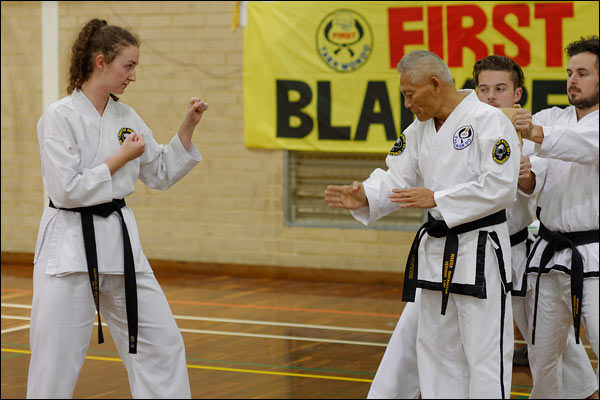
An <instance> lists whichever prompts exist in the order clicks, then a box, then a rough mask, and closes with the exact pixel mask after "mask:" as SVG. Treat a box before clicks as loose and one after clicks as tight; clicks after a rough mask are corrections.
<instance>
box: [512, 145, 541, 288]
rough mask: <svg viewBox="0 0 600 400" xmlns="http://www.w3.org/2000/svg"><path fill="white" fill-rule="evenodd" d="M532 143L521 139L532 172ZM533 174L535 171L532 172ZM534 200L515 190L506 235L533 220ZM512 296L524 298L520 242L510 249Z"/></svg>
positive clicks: (523, 256) (523, 251) (522, 246)
mask: <svg viewBox="0 0 600 400" xmlns="http://www.w3.org/2000/svg"><path fill="white" fill-rule="evenodd" d="M534 144H535V143H534V142H532V141H530V140H527V139H523V148H522V149H521V154H523V155H525V156H529V157H530V161H531V162H532V170H533V169H534V165H533V164H534V162H533V161H532V159H533V149H534ZM534 172H535V171H534ZM535 206H536V199H535V197H534V196H531V195H527V194H525V193H523V192H521V191H520V190H517V200H516V201H515V202H514V204H513V205H511V206H510V207H508V208H507V209H506V220H507V221H506V223H507V224H508V233H509V234H510V235H511V236H512V235H514V234H516V233H518V232H520V231H521V230H523V229H527V227H528V226H529V225H530V224H531V223H532V222H533V221H534V219H535ZM511 252H512V256H511V259H512V260H511V262H512V279H513V291H512V294H513V295H518V296H521V297H524V296H525V292H526V290H527V288H526V285H525V283H526V282H525V265H526V264H527V245H526V243H525V242H521V243H520V244H518V245H515V246H512V247H511Z"/></svg>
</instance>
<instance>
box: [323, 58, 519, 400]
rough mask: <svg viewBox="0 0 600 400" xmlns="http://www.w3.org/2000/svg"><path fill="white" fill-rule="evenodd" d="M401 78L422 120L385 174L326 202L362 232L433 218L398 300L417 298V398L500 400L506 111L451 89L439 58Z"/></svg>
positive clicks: (510, 181)
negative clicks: (392, 220) (406, 214)
mask: <svg viewBox="0 0 600 400" xmlns="http://www.w3.org/2000/svg"><path fill="white" fill-rule="evenodd" d="M398 69H399V71H400V73H401V87H402V93H403V94H404V97H405V99H406V106H407V108H409V109H410V110H411V111H412V112H413V113H414V114H415V116H416V117H417V120H415V121H414V122H413V124H411V126H410V127H409V128H408V129H407V130H406V131H405V132H404V133H403V134H400V137H399V139H398V141H397V142H396V144H395V145H394V147H393V148H392V150H391V151H390V155H389V156H388V158H387V160H386V162H387V165H388V167H389V169H388V170H387V171H383V170H381V169H377V170H375V171H374V172H373V173H372V174H371V176H370V177H369V179H367V180H366V181H365V182H364V183H363V184H361V183H359V182H355V183H354V184H353V185H349V186H328V188H327V190H326V192H325V197H326V201H327V202H328V203H329V205H330V206H332V207H343V208H346V209H350V210H353V211H352V214H353V215H354V217H355V218H356V219H358V220H359V221H362V222H363V223H365V224H369V223H371V222H373V221H376V220H377V219H379V218H381V217H383V216H385V215H387V214H389V213H391V212H393V211H395V210H397V209H398V207H403V208H404V207H420V208H428V209H429V210H430V215H429V221H428V222H427V223H426V224H425V225H424V226H423V227H422V228H421V229H420V230H419V232H418V234H417V237H416V238H415V241H414V243H413V246H412V249H411V254H410V255H409V262H408V264H407V270H406V275H405V285H404V294H403V296H404V297H405V299H407V300H408V301H413V300H414V296H415V291H416V289H417V287H419V288H421V303H420V309H419V321H418V332H417V363H418V372H419V381H420V387H421V394H422V396H423V397H457V398H464V397H506V396H508V394H509V392H510V377H511V368H510V366H511V358H512V350H513V345H512V341H513V332H512V323H511V322H512V308H511V305H510V289H511V271H510V241H509V235H508V228H507V224H506V215H505V211H504V209H505V208H506V207H508V206H510V205H511V204H512V203H513V202H514V201H515V197H516V190H517V189H516V188H517V178H518V171H519V158H520V150H519V143H518V138H517V135H516V132H515V129H514V127H513V126H512V124H511V123H510V121H509V120H508V119H507V118H506V117H505V116H504V115H503V114H502V112H501V111H499V110H497V109H495V108H494V107H491V106H489V105H487V104H484V103H481V102H480V101H479V100H478V99H477V96H476V95H475V93H474V91H472V90H465V91H457V90H456V89H455V88H454V84H453V80H452V76H451V75H450V71H449V69H448V67H447V65H446V64H445V63H444V62H443V60H441V59H440V58H439V57H438V56H437V55H435V54H434V53H431V52H428V51H421V50H419V51H414V52H411V53H409V54H407V55H406V56H404V57H403V59H402V60H401V61H400V63H399V64H398ZM439 292H441V295H440V293H439ZM450 293H452V295H450ZM440 306H441V314H442V315H440ZM483 326H485V327H486V328H485V329H481V327H483Z"/></svg>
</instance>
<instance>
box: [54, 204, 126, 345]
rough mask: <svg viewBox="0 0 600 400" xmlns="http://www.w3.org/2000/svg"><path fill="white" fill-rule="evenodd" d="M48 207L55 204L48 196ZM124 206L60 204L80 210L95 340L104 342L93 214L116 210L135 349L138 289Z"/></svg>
mask: <svg viewBox="0 0 600 400" xmlns="http://www.w3.org/2000/svg"><path fill="white" fill-rule="evenodd" d="M49 205H50V207H52V208H57V207H56V206H55V205H54V204H53V203H52V200H50V204H49ZM123 207H125V200H123V199H113V201H111V202H110V203H103V204H98V205H95V206H90V207H77V208H60V209H61V210H67V211H74V212H78V213H80V214H81V227H82V229H83V244H84V246H85V257H86V259H87V265H88V273H89V276H90V284H91V287H92V294H93V296H94V303H95V304H96V311H97V312H98V343H104V336H103V335H102V323H101V321H100V289H99V281H98V255H97V253H96V233H95V230H94V219H93V216H94V215H98V216H101V217H103V218H106V217H108V216H109V215H111V214H112V213H114V212H116V213H117V214H119V217H120V218H121V227H122V229H123V254H124V256H125V260H124V261H125V262H124V269H123V276H124V278H125V308H126V310H127V329H128V332H129V352H130V353H132V354H135V353H137V331H138V310H137V289H136V284H135V264H134V261H133V250H132V249H131V241H130V240H129V232H128V231H127V225H125V220H124V219H123V212H122V211H121V208H123Z"/></svg>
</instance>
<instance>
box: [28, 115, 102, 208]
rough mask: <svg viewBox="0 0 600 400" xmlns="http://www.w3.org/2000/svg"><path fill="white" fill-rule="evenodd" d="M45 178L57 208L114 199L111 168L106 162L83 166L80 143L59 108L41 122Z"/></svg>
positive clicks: (43, 174)
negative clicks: (91, 166)
mask: <svg viewBox="0 0 600 400" xmlns="http://www.w3.org/2000/svg"><path fill="white" fill-rule="evenodd" d="M37 129H38V142H39V146H40V157H41V165H42V177H43V180H44V185H45V187H46V191H47V192H48V195H49V196H50V199H52V202H53V203H54V205H56V206H57V207H62V208H75V207H87V206H92V205H96V204H101V203H106V202H109V201H111V200H112V198H113V191H112V180H111V175H110V170H109V169H108V166H107V165H106V164H104V163H102V164H100V165H98V166H96V167H93V168H82V167H81V153H80V149H79V148H78V144H77V143H76V141H75V140H74V138H73V136H72V135H70V128H69V123H68V121H67V120H66V118H65V117H63V116H61V115H60V114H59V113H58V112H56V111H47V112H46V113H44V115H43V116H42V117H41V118H40V120H39V122H38V127H37Z"/></svg>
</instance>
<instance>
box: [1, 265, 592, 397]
mask: <svg viewBox="0 0 600 400" xmlns="http://www.w3.org/2000/svg"><path fill="white" fill-rule="evenodd" d="M1 273H2V284H1V287H2V291H1V295H2V390H1V397H2V398H3V399H4V398H24V397H25V395H26V386H27V368H28V364H29V329H28V328H29V315H30V307H31V298H32V280H31V275H32V268H31V267H27V266H23V265H2V267H1ZM155 274H156V276H157V279H158V281H159V282H160V284H161V286H162V288H163V291H164V292H165V295H166V296H167V298H168V299H169V302H170V304H171V308H172V311H173V314H175V316H176V320H177V324H178V326H179V328H180V330H181V331H182V334H183V339H184V342H185V346H186V354H187V362H188V372H189V377H190V384H191V389H192V397H193V398H214V399H221V398H222V399H229V398H278V399H284V398H305V399H314V398H346V399H349V398H366V396H367V393H368V391H369V386H370V383H371V381H372V379H373V377H374V375H375V372H376V370H377V366H378V364H379V362H380V360H381V357H382V356H383V352H384V351H385V346H386V343H387V341H388V340H389V337H390V335H391V333H392V330H393V329H394V326H395V324H396V322H397V320H398V317H399V315H400V313H401V312H402V309H403V307H404V303H402V301H401V288H400V287H399V286H384V285H375V284H368V285H367V284H350V283H331V282H310V281H299V280H283V279H268V278H243V277H236V276H226V275H203V274H198V273H189V272H187V273H177V274H174V273H171V272H159V271H155ZM103 332H104V334H105V336H106V337H105V343H104V344H101V345H99V344H98V343H97V336H96V334H97V331H96V329H94V331H93V334H92V338H91V341H90V348H89V351H88V357H87V359H86V361H85V363H84V366H83V369H82V371H81V374H80V376H79V381H78V383H77V386H76V388H75V393H74V397H75V398H130V397H131V394H130V392H129V386H128V382H127V377H126V373H125V369H124V368H123V366H122V364H121V361H120V359H119V355H118V353H117V351H116V349H115V347H114V344H113V343H112V338H111V337H110V332H109V330H108V329H104V330H103ZM515 338H516V343H515V346H520V345H521V344H522V343H523V342H522V340H520V339H521V336H520V335H519V334H518V331H516V334H515ZM584 343H586V344H587V342H586V341H584ZM588 352H589V353H590V354H591V351H590V350H589V346H588ZM597 365H598V364H597V360H594V361H593V366H594V368H596V367H597ZM530 389H531V375H530V373H529V369H528V368H527V367H513V380H512V390H511V397H512V398H525V397H527V396H528V394H529V392H530Z"/></svg>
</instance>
